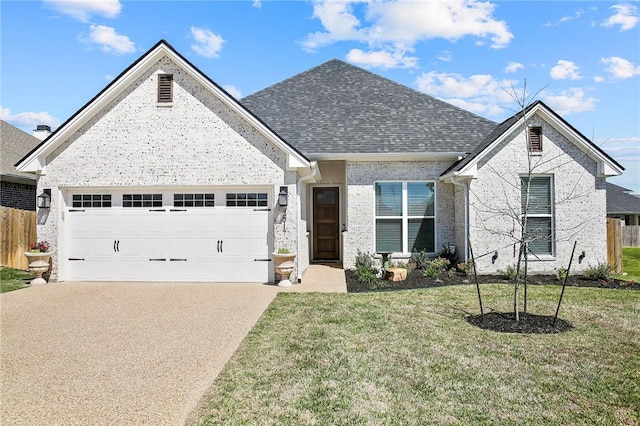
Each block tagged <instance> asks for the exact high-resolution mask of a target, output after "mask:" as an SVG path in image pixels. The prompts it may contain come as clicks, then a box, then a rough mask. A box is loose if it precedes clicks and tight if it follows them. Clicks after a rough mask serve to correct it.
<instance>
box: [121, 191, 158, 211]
mask: <svg viewBox="0 0 640 426" xmlns="http://www.w3.org/2000/svg"><path fill="white" fill-rule="evenodd" d="M122 207H127V208H128V207H162V194H124V195H122Z"/></svg>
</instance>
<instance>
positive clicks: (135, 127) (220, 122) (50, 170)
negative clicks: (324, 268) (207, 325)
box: [38, 58, 298, 279]
mask: <svg viewBox="0 0 640 426" xmlns="http://www.w3.org/2000/svg"><path fill="white" fill-rule="evenodd" d="M158 72H165V73H170V74H173V76H174V86H173V87H174V91H173V94H174V95H173V96H174V102H173V106H172V107H158V105H157V103H156V99H157V73H158ZM286 163H287V157H286V154H285V153H284V152H282V151H281V150H280V149H279V148H277V147H275V146H274V145H273V144H272V143H270V142H269V141H268V140H267V139H266V138H265V137H263V136H262V135H261V134H260V133H259V132H257V131H256V130H255V129H253V127H252V126H251V125H250V124H248V123H246V122H245V121H244V120H243V119H242V118H240V117H239V116H237V115H236V114H235V113H234V112H233V111H232V110H231V109H229V108H228V107H227V106H226V105H225V104H224V103H223V102H221V101H220V100H219V99H218V98H217V97H215V96H213V95H212V94H210V92H209V91H207V90H206V89H205V88H204V87H203V86H201V85H199V84H198V83H197V82H196V81H195V80H193V79H192V78H191V77H190V76H189V75H188V74H186V73H185V72H183V71H182V70H181V69H180V68H178V67H177V66H176V65H175V64H174V63H173V62H171V61H170V60H168V59H166V58H165V59H163V60H161V61H159V62H158V63H157V64H156V65H154V66H153V67H151V69H150V70H149V71H148V72H147V73H146V74H145V75H144V76H142V77H141V78H139V79H138V80H137V81H136V82H135V83H134V84H132V85H131V86H130V87H128V88H127V89H126V90H125V91H124V92H123V93H122V94H121V95H120V96H119V97H118V98H117V99H115V100H114V101H113V102H111V103H110V104H109V106H108V107H107V108H105V109H104V110H103V111H101V113H100V114H98V115H97V116H95V117H93V118H92V119H91V120H90V121H89V122H88V123H87V124H86V125H85V126H83V127H82V128H81V129H80V130H78V131H77V132H76V133H75V134H74V135H73V136H72V137H71V138H70V139H69V140H67V141H65V142H64V143H63V144H62V145H61V146H60V147H59V148H58V149H57V150H56V151H55V152H54V153H52V154H51V155H50V156H49V157H48V158H47V167H46V174H45V175H44V176H42V177H41V178H40V180H39V182H38V186H39V188H38V191H39V192H41V191H42V189H43V188H51V189H53V200H52V207H51V210H50V213H49V217H48V218H47V219H46V222H45V223H44V224H41V225H39V226H38V238H39V239H47V240H49V241H50V242H51V244H52V250H53V259H54V260H53V261H54V267H53V274H52V278H54V279H55V278H56V277H57V269H58V264H57V261H58V252H57V249H58V247H59V241H58V231H59V229H58V226H59V225H61V224H63V223H64V217H62V216H60V214H59V212H60V210H61V208H62V207H63V205H62V200H61V193H60V192H59V191H58V189H59V188H61V187H66V188H69V187H123V186H135V187H144V186H156V187H158V186H159V187H168V186H181V185H189V186H211V185H273V188H274V193H273V195H274V198H273V200H274V202H275V201H276V200H277V197H276V194H277V191H278V189H279V186H280V185H288V186H289V194H290V196H289V205H288V207H287V215H286V222H285V221H283V220H282V219H283V218H282V215H281V214H280V213H279V212H278V211H279V210H280V209H278V208H276V213H275V214H274V221H275V224H274V236H273V238H274V248H276V249H277V248H278V247H282V246H286V247H289V248H290V249H294V250H295V248H296V244H295V241H296V236H297V228H296V224H297V219H298V218H297V213H296V210H297V209H296V202H295V200H296V185H295V181H296V173H295V172H288V171H286ZM39 192H38V193H39Z"/></svg>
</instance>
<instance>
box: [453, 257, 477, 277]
mask: <svg viewBox="0 0 640 426" xmlns="http://www.w3.org/2000/svg"><path fill="white" fill-rule="evenodd" d="M456 269H457V270H458V272H460V273H462V274H464V275H465V276H467V277H468V276H469V275H471V273H472V272H473V263H472V262H471V260H467V261H466V262H463V263H458V265H457V266H456Z"/></svg>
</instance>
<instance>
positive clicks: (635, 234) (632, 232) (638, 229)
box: [622, 226, 640, 247]
mask: <svg viewBox="0 0 640 426" xmlns="http://www.w3.org/2000/svg"><path fill="white" fill-rule="evenodd" d="M622 247H640V226H623V227H622Z"/></svg>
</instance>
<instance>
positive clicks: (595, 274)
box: [582, 262, 611, 280]
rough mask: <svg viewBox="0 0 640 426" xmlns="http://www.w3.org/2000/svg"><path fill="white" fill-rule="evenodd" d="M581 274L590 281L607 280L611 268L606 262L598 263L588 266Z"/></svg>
mask: <svg viewBox="0 0 640 426" xmlns="http://www.w3.org/2000/svg"><path fill="white" fill-rule="evenodd" d="M582 274H583V275H584V276H585V277H587V278H589V279H592V280H608V279H609V277H610V276H611V266H609V264H608V263H607V262H598V264H597V265H595V266H591V265H589V266H588V267H587V268H586V269H585V270H584V271H583V272H582Z"/></svg>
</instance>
